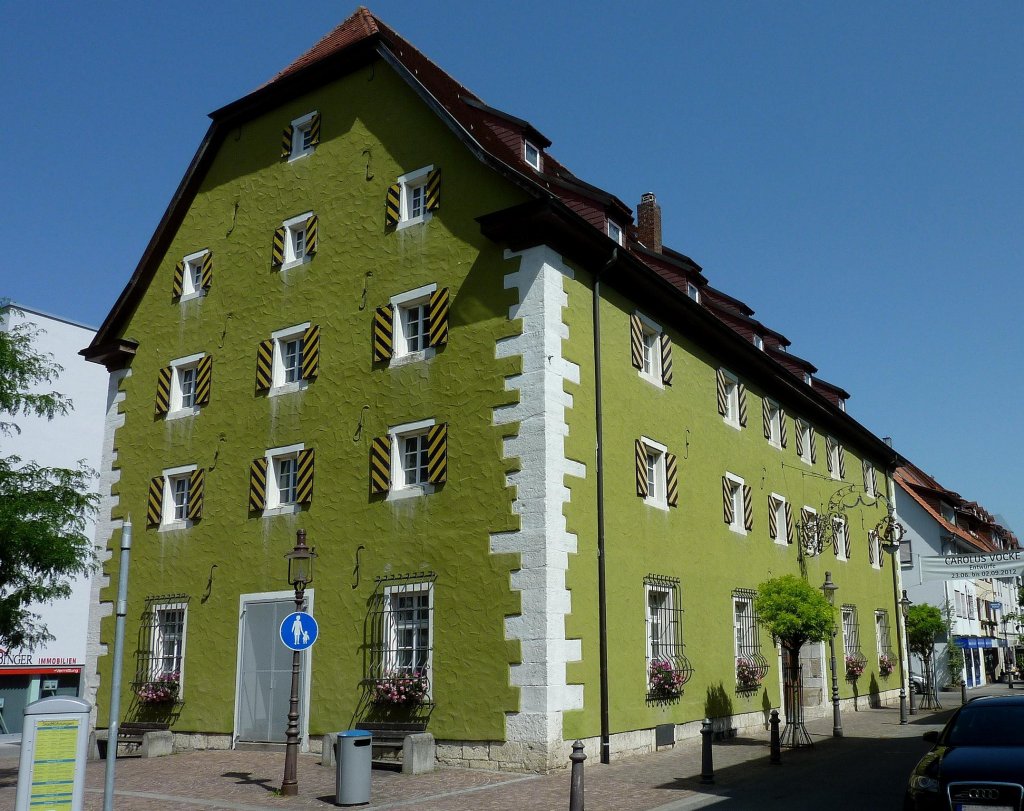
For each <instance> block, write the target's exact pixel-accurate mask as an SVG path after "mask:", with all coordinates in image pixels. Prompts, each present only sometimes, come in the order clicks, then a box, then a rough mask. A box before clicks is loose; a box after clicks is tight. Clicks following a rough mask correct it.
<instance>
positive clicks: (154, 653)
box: [148, 603, 188, 700]
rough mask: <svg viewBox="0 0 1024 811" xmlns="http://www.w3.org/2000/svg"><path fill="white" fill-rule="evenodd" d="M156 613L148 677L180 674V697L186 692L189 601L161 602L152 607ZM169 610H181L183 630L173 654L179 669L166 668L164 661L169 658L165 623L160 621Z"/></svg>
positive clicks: (151, 679) (150, 678)
mask: <svg viewBox="0 0 1024 811" xmlns="http://www.w3.org/2000/svg"><path fill="white" fill-rule="evenodd" d="M152 610H153V612H154V613H155V614H156V616H154V618H153V626H152V636H151V639H150V651H149V653H150V660H149V673H148V678H149V680H150V681H156V679H157V677H158V676H160V675H162V674H164V673H175V672H176V673H177V674H178V699H179V700H180V699H181V698H182V697H183V696H184V693H185V643H186V640H187V639H188V603H159V604H157V605H154V606H153V607H152ZM169 611H181V632H180V639H179V640H178V644H177V650H176V652H175V653H174V654H172V656H173V658H175V659H177V660H178V669H177V670H176V671H175V670H164V669H163V663H164V661H165V660H166V659H167V658H168V657H166V656H164V655H163V652H162V651H163V643H164V633H165V632H164V624H163V623H161V622H160V619H161V614H162V613H163V612H169Z"/></svg>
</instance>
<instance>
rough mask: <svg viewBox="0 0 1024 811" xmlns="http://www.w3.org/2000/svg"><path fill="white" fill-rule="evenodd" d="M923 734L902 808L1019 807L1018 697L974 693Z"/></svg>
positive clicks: (1022, 743) (1022, 748)
mask: <svg viewBox="0 0 1024 811" xmlns="http://www.w3.org/2000/svg"><path fill="white" fill-rule="evenodd" d="M924 739H925V740H926V741H929V742H930V743H933V744H935V746H934V747H933V748H932V750H931V751H930V752H929V753H928V754H927V755H925V756H924V757H923V758H922V759H921V762H920V763H918V764H917V767H916V768H915V769H914V771H913V773H912V774H911V775H910V782H909V784H908V786H907V794H906V798H905V800H904V805H903V807H904V809H905V811H933V809H941V810H942V811H1024V696H983V697H981V698H976V699H974V700H973V701H970V702H969V703H967V704H965V705H964V706H962V707H961V708H960V709H958V710H957V711H956V712H955V713H954V714H953V717H952V718H950V719H949V722H948V723H947V724H946V726H945V728H943V730H942V731H941V732H935V731H931V732H926V733H925V734H924Z"/></svg>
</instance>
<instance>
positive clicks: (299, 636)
mask: <svg viewBox="0 0 1024 811" xmlns="http://www.w3.org/2000/svg"><path fill="white" fill-rule="evenodd" d="M319 633H320V629H319V628H318V627H317V624H316V620H315V619H313V616H312V615H311V614H307V613H305V612H304V611H293V612H292V613H291V614H289V615H288V616H287V617H285V618H284V620H283V621H282V622H281V631H280V636H281V641H282V642H283V643H284V646H285V647H286V648H288V649H290V650H305V649H306V648H310V647H312V646H313V643H314V642H316V637H317V634H319Z"/></svg>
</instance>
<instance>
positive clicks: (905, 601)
mask: <svg viewBox="0 0 1024 811" xmlns="http://www.w3.org/2000/svg"><path fill="white" fill-rule="evenodd" d="M913 603H914V601H913V600H911V599H910V598H909V597H908V596H907V590H906V589H903V597H902V598H900V610H901V613H902V614H903V630H904V633H905V632H906V629H907V610H908V609H909V608H910V606H911V605H913ZM907 662H908V663H909V662H910V640H909V639H908V640H907ZM930 681H931V675H930V674H929V676H928V682H930ZM928 682H926V683H928ZM910 714H911V715H917V709H916V708H915V707H914V691H913V689H911V691H910Z"/></svg>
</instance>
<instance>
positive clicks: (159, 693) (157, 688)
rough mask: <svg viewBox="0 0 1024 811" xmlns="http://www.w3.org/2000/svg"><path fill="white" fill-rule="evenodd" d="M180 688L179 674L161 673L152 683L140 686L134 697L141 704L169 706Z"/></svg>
mask: <svg viewBox="0 0 1024 811" xmlns="http://www.w3.org/2000/svg"><path fill="white" fill-rule="evenodd" d="M180 688H181V674H180V673H178V672H177V671H174V672H173V673H161V674H160V675H159V676H157V677H156V678H155V679H154V680H153V681H148V682H146V683H145V684H143V685H141V686H140V687H139V688H138V689H137V690H136V691H135V695H137V696H138V697H139V702H140V703H142V704H170V703H171V702H172V701H174V700H175V699H177V697H178V690H179V689H180Z"/></svg>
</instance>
